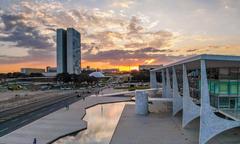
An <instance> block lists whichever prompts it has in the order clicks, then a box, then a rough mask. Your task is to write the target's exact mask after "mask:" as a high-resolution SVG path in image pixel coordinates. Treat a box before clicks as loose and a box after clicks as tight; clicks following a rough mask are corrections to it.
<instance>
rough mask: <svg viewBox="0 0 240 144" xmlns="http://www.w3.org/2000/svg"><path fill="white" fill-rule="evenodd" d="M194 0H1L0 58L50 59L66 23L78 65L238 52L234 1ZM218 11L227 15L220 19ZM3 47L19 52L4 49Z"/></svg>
mask: <svg viewBox="0 0 240 144" xmlns="http://www.w3.org/2000/svg"><path fill="white" fill-rule="evenodd" d="M156 3H157V4H156ZM199 3H201V4H200V5H201V7H199ZM199 3H196V2H189V3H182V2H178V1H176V4H173V3H172V2H169V1H168V0H162V1H154V0H150V1H146V2H145V1H141V2H138V1H135V0H119V1H109V0H103V1H101V2H98V1H94V2H92V1H72V0H69V1H63V0H51V1H48V0H41V1H38V0H34V1H28V0H23V1H16V2H2V1H0V50H1V51H0V63H1V64H8V63H24V62H29V61H31V62H32V63H44V66H45V64H46V63H47V62H49V63H51V64H53V63H55V59H56V58H55V57H56V52H55V47H56V45H55V39H56V36H55V35H56V34H55V33H56V29H57V28H67V27H74V28H75V29H77V30H78V31H80V32H81V37H82V58H83V62H84V63H83V66H86V65H85V63H90V64H94V63H98V62H102V63H104V64H103V66H108V67H110V66H121V65H129V64H131V65H134V66H136V65H138V64H151V63H154V64H161V63H168V62H170V61H173V60H176V59H178V58H182V56H183V55H184V56H187V55H194V54H202V53H213V54H225V53H226V52H224V51H227V52H228V54H238V53H239V51H240V48H239V45H240V44H239V32H238V31H236V26H239V24H238V21H239V20H238V19H237V18H238V16H239V12H238V11H239V2H234V0H230V1H225V0H221V1H220V2H217V4H216V3H211V4H212V5H210V6H209V8H208V7H206V5H205V3H204V2H199ZM195 4H196V5H195ZM4 5H5V6H6V7H4ZM217 6H221V8H218V9H216V10H217V13H216V12H214V11H213V10H212V9H213V8H215V7H217ZM222 11H224V13H223V12H222ZM221 14H223V15H224V16H225V17H224V18H226V20H224V21H221V20H222V19H223V18H222V17H223V16H222V15H221ZM230 15H231V16H232V17H230ZM230 22H231V23H230ZM216 24H217V25H216ZM223 27H224V28H225V29H223ZM219 28H220V31H219ZM210 32H211V33H210ZM226 32H227V34H226V35H225V33H226ZM222 33H224V35H223V36H221V35H220V34H222ZM232 33H233V34H232ZM7 49H9V52H12V51H14V50H15V49H18V52H19V51H20V50H19V49H22V50H23V51H24V52H23V53H21V54H18V53H15V54H11V55H9V54H7V51H8V50H7ZM42 65H43V64H42ZM95 66H96V65H95Z"/></svg>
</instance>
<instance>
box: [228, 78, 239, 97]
mask: <svg viewBox="0 0 240 144" xmlns="http://www.w3.org/2000/svg"><path fill="white" fill-rule="evenodd" d="M229 83H230V84H229V87H230V95H237V94H238V82H237V81H230V82H229Z"/></svg>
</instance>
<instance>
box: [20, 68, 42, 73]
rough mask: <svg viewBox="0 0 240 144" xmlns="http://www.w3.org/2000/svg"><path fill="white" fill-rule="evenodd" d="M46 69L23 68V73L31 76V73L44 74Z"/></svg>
mask: <svg viewBox="0 0 240 144" xmlns="http://www.w3.org/2000/svg"><path fill="white" fill-rule="evenodd" d="M44 72H45V69H40V68H21V73H24V74H26V75H29V74H31V73H44Z"/></svg>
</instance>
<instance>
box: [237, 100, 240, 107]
mask: <svg viewBox="0 0 240 144" xmlns="http://www.w3.org/2000/svg"><path fill="white" fill-rule="evenodd" d="M237 99H238V100H237V109H238V110H240V98H237Z"/></svg>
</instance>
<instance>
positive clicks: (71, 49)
mask: <svg viewBox="0 0 240 144" xmlns="http://www.w3.org/2000/svg"><path fill="white" fill-rule="evenodd" d="M80 64H81V35H80V33H79V32H78V31H76V30H75V29H73V28H67V30H64V29H57V73H69V74H79V73H80V72H81V65H80Z"/></svg>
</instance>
